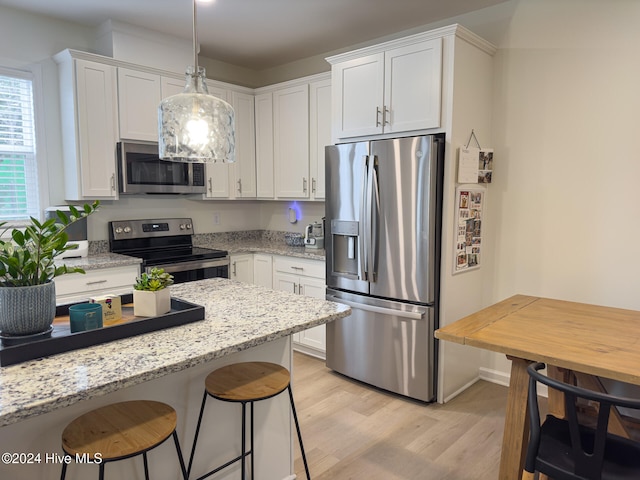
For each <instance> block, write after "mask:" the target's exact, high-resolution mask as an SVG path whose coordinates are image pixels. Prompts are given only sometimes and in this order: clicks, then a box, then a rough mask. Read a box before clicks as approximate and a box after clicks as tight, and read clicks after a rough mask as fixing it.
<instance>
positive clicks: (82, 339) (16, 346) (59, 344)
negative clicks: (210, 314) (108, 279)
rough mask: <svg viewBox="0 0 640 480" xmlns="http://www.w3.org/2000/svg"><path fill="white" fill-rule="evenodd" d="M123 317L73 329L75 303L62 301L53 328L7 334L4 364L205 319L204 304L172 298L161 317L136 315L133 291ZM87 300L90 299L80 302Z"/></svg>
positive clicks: (0, 354) (0, 351)
mask: <svg viewBox="0 0 640 480" xmlns="http://www.w3.org/2000/svg"><path fill="white" fill-rule="evenodd" d="M120 298H121V301H122V319H121V320H116V321H115V322H112V323H110V324H105V326H103V327H102V328H98V329H95V330H88V331H84V332H77V333H71V330H70V327H69V307H70V306H71V305H74V304H68V305H59V306H58V307H57V308H56V318H55V319H54V321H53V325H52V328H51V330H50V331H49V332H45V333H44V334H41V335H39V336H37V337H35V338H34V337H29V338H28V339H24V340H23V339H22V338H20V337H18V338H15V337H14V338H11V339H10V341H7V340H8V339H6V338H3V339H2V342H0V366H1V367H6V366H8V365H14V364H16V363H20V362H26V361H27V360H34V359H36V358H41V357H47V356H49V355H55V354H56V353H63V352H68V351H71V350H78V349H80V348H86V347H91V346H93V345H100V344H101V343H107V342H111V341H113V340H119V339H122V338H128V337H133V336H134V335H140V334H142V333H148V332H153V331H156V330H162V329H164V328H169V327H176V326H178V325H184V324H186V323H191V322H196V321H198V320H203V319H204V307H203V306H201V305H196V304H195V303H190V302H187V301H185V300H180V299H178V298H172V299H171V311H170V312H169V313H165V314H164V315H160V316H158V317H136V316H134V315H133V303H132V302H133V295H131V294H128V295H121V296H120ZM78 303H86V302H78Z"/></svg>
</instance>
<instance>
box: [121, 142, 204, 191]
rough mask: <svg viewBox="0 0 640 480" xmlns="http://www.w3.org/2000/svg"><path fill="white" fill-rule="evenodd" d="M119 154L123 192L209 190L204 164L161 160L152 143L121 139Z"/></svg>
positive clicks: (156, 147)
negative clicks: (122, 140)
mask: <svg viewBox="0 0 640 480" xmlns="http://www.w3.org/2000/svg"><path fill="white" fill-rule="evenodd" d="M117 154H118V178H119V180H120V181H119V184H120V193H121V194H124V195H126V194H137V193H183V194H184V193H206V190H207V189H206V185H205V165H204V163H194V162H171V161H169V160H161V159H160V157H159V156H158V144H157V143H151V142H149V143H141V142H140V143H138V142H118V144H117Z"/></svg>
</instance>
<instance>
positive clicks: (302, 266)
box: [273, 256, 325, 279]
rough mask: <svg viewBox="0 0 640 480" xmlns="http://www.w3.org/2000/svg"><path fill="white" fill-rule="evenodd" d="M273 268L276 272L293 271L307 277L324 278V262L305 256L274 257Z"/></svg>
mask: <svg viewBox="0 0 640 480" xmlns="http://www.w3.org/2000/svg"><path fill="white" fill-rule="evenodd" d="M273 269H274V271H276V272H282V273H293V274H296V275H303V276H306V277H315V278H319V279H324V273H325V272H324V262H322V261H319V260H305V259H303V258H292V257H279V256H274V257H273Z"/></svg>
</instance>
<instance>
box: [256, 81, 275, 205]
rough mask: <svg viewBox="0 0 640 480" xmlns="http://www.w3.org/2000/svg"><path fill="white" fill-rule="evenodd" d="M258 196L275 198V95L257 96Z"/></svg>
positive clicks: (269, 93)
mask: <svg viewBox="0 0 640 480" xmlns="http://www.w3.org/2000/svg"><path fill="white" fill-rule="evenodd" d="M255 110H256V113H255V115H256V177H257V178H256V195H257V196H258V198H274V197H275V189H274V181H275V177H274V171H273V167H274V164H273V93H271V92H266V93H261V94H258V95H256V98H255Z"/></svg>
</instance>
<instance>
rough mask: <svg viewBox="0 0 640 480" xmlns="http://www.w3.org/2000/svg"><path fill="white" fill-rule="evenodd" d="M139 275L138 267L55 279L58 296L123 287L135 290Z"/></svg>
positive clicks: (98, 270)
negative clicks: (134, 286) (134, 285)
mask: <svg viewBox="0 0 640 480" xmlns="http://www.w3.org/2000/svg"><path fill="white" fill-rule="evenodd" d="M138 275H140V269H139V267H138V266H137V265H131V266H126V267H117V268H101V269H97V270H88V271H87V273H85V274H82V273H69V274H67V275H62V276H60V277H56V278H55V280H54V281H55V282H56V296H57V297H61V296H64V295H72V294H73V295H83V294H91V293H92V292H96V291H99V290H109V289H115V288H122V287H131V290H133V284H134V283H135V281H136V277H137V276H138ZM88 296H90V295H87V297H88Z"/></svg>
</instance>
